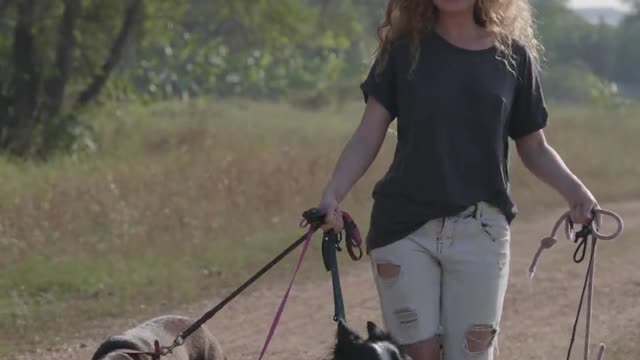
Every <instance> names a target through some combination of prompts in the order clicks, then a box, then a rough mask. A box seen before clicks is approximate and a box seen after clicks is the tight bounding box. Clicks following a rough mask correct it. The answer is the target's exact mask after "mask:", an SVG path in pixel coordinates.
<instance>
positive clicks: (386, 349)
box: [332, 320, 411, 360]
mask: <svg viewBox="0 0 640 360" xmlns="http://www.w3.org/2000/svg"><path fill="white" fill-rule="evenodd" d="M367 332H368V333H369V337H368V338H367V339H366V340H365V339H363V338H362V337H360V336H359V335H358V334H356V333H355V332H354V331H353V330H351V329H350V328H349V327H348V326H347V324H345V323H344V321H342V320H340V321H338V331H337V336H336V345H335V347H334V350H333V357H332V360H410V359H411V358H410V357H409V356H408V355H406V354H405V353H403V352H402V350H401V349H400V346H399V345H398V343H397V342H396V341H395V340H394V339H393V338H392V337H391V335H389V333H387V332H385V331H382V330H381V329H379V328H378V327H377V326H376V324H374V323H373V322H371V321H368V322H367Z"/></svg>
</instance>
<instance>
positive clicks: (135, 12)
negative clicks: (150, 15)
mask: <svg viewBox="0 0 640 360" xmlns="http://www.w3.org/2000/svg"><path fill="white" fill-rule="evenodd" d="M141 11H142V0H132V1H131V4H130V5H129V6H128V7H127V9H126V11H125V14H124V19H123V21H122V26H121V27H120V31H119V32H118V35H117V36H116V39H115V40H114V42H113V45H112V46H111V51H109V55H108V56H107V59H106V61H105V62H104V63H103V64H102V66H101V67H100V70H99V71H98V72H97V73H96V74H94V75H93V77H92V79H91V81H90V83H89V86H87V88H86V89H84V90H83V91H82V92H81V93H80V96H78V99H77V100H76V108H81V107H84V106H86V105H87V104H88V103H89V102H91V101H92V100H93V99H95V98H96V96H98V94H100V91H101V90H102V88H103V87H104V85H105V84H106V82H107V79H109V76H110V75H111V72H112V71H113V70H114V69H115V67H116V65H117V64H118V62H119V61H120V59H121V58H122V54H123V52H124V48H125V45H126V43H127V39H128V37H129V34H130V33H131V31H132V30H133V28H134V25H135V24H136V20H137V19H138V18H139V16H140V12H141Z"/></svg>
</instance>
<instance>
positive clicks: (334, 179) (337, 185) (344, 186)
mask: <svg viewBox="0 0 640 360" xmlns="http://www.w3.org/2000/svg"><path fill="white" fill-rule="evenodd" d="M371 103H372V104H371V106H369V105H368V106H367V110H366V111H365V113H364V115H363V119H362V121H361V123H360V125H359V126H358V128H357V129H356V131H355V132H354V134H353V136H352V137H351V139H350V140H349V142H348V143H347V145H346V146H345V148H344V150H343V151H342V154H341V155H340V158H339V159H338V161H337V163H336V166H335V169H334V171H333V175H332V176H331V180H330V181H329V183H328V184H327V186H326V187H325V190H324V193H323V198H328V199H333V200H336V201H337V202H342V200H344V198H345V197H346V196H347V194H348V193H349V191H350V190H351V188H352V187H353V185H354V184H355V183H356V182H357V181H358V180H359V179H360V178H361V177H362V176H363V175H364V173H365V172H366V171H367V169H368V168H369V167H370V166H371V164H372V163H373V161H374V160H375V158H376V156H377V155H378V153H379V151H380V148H381V147H382V144H383V142H384V138H385V135H386V132H387V129H388V127H389V122H390V119H389V116H388V113H386V111H385V110H384V109H383V108H381V106H380V105H379V104H377V103H375V102H374V101H372V102H371Z"/></svg>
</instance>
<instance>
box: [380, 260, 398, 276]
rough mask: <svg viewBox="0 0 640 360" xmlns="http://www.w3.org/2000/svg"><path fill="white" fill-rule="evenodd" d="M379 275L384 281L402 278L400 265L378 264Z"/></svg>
mask: <svg viewBox="0 0 640 360" xmlns="http://www.w3.org/2000/svg"><path fill="white" fill-rule="evenodd" d="M376 267H377V269H378V275H379V276H380V277H381V278H383V279H395V278H397V277H398V276H400V270H401V268H400V265H396V264H390V263H379V264H377V266H376Z"/></svg>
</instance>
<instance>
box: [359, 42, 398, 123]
mask: <svg viewBox="0 0 640 360" xmlns="http://www.w3.org/2000/svg"><path fill="white" fill-rule="evenodd" d="M379 59H380V58H377V59H376V61H375V62H374V64H373V66H372V67H371V69H370V70H369V73H368V75H367V77H366V79H365V80H364V82H362V84H360V89H361V90H362V94H363V95H364V101H365V103H366V102H367V101H368V100H369V97H370V96H373V97H375V98H376V100H377V101H378V102H379V103H380V104H382V106H384V108H385V109H387V111H388V112H389V114H390V115H391V118H392V119H395V118H396V117H397V116H398V101H397V84H396V79H397V77H396V69H395V59H394V56H393V51H390V53H389V54H388V56H387V59H386V61H385V62H384V66H383V68H382V69H380V71H378V66H379V61H380V60H379Z"/></svg>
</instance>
